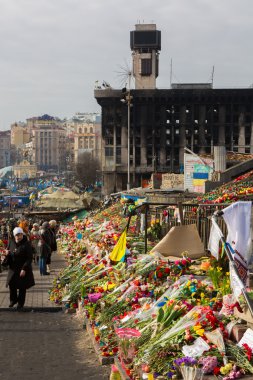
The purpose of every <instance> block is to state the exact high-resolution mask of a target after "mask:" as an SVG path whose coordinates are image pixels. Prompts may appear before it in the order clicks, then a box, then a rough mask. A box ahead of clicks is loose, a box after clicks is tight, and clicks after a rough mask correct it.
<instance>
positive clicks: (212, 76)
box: [211, 66, 214, 88]
mask: <svg viewBox="0 0 253 380" xmlns="http://www.w3.org/2000/svg"><path fill="white" fill-rule="evenodd" d="M213 78H214V66H213V69H212V75H211V82H212V88H213Z"/></svg>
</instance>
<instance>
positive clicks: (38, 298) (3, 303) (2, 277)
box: [0, 253, 65, 311]
mask: <svg viewBox="0 0 253 380" xmlns="http://www.w3.org/2000/svg"><path fill="white" fill-rule="evenodd" d="M64 266H65V261H64V258H63V256H61V255H59V254H54V253H53V256H52V265H51V273H50V275H49V276H41V275H40V272H39V268H38V265H37V264H33V274H34V278H35V284H36V285H35V286H34V287H32V288H31V289H28V291H27V293H26V301H25V308H26V310H31V309H34V310H37V309H41V308H42V309H43V311H46V309H47V311H54V310H55V311H57V309H59V305H57V304H54V303H52V302H51V301H49V299H48V290H49V289H50V288H51V286H52V281H53V279H54V278H55V277H56V276H57V274H58V273H59V272H60V270H61V269H62V268H63V267H64ZM6 276H7V271H6V270H4V271H3V272H2V273H0V311H3V310H5V309H6V310H9V308H8V305H9V303H10V300H9V289H8V288H6V286H5V284H6Z"/></svg>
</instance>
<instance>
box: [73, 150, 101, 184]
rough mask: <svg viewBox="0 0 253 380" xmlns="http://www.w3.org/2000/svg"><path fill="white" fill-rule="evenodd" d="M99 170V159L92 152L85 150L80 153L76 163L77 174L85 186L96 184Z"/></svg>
mask: <svg viewBox="0 0 253 380" xmlns="http://www.w3.org/2000/svg"><path fill="white" fill-rule="evenodd" d="M99 170H100V164H99V161H98V160H97V159H96V158H94V157H93V156H92V154H91V153H88V152H84V153H82V154H80V155H79V157H78V163H77V164H75V174H76V178H77V179H78V180H79V181H80V182H82V183H83V184H84V185H85V186H89V185H93V184H95V182H96V179H97V173H98V172H99Z"/></svg>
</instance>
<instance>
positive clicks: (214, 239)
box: [208, 220, 223, 260]
mask: <svg viewBox="0 0 253 380" xmlns="http://www.w3.org/2000/svg"><path fill="white" fill-rule="evenodd" d="M222 237H223V234H222V232H221V230H220V228H219V226H218V225H217V223H215V222H214V221H213V220H212V227H211V231H210V236H209V242H208V250H209V251H210V252H211V254H212V255H213V256H214V257H215V258H216V260H218V259H219V244H220V239H221V238H222Z"/></svg>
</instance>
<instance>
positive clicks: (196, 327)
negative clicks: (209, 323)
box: [193, 324, 205, 336]
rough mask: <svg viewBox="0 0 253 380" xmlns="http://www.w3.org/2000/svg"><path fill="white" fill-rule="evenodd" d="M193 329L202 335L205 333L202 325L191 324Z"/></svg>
mask: <svg viewBox="0 0 253 380" xmlns="http://www.w3.org/2000/svg"><path fill="white" fill-rule="evenodd" d="M193 330H194V331H195V333H196V334H198V335H200V336H203V335H204V333H205V330H204V329H202V326H201V325H200V324H198V325H196V326H193Z"/></svg>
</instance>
